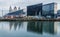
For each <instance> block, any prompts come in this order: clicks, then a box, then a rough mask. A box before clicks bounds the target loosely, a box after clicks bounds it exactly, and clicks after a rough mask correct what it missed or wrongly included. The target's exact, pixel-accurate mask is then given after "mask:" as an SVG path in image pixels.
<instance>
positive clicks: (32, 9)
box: [27, 3, 42, 16]
mask: <svg viewBox="0 0 60 37" xmlns="http://www.w3.org/2000/svg"><path fill="white" fill-rule="evenodd" d="M39 12H40V14H42V3H40V4H36V5H31V6H27V16H37V15H39Z"/></svg>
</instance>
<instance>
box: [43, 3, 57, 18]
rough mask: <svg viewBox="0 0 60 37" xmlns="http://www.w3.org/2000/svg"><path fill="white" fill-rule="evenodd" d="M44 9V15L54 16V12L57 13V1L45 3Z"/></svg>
mask: <svg viewBox="0 0 60 37" xmlns="http://www.w3.org/2000/svg"><path fill="white" fill-rule="evenodd" d="M42 10H43V11H42V16H45V17H46V16H50V17H51V18H54V14H55V13H57V3H49V4H45V5H43V7H42Z"/></svg>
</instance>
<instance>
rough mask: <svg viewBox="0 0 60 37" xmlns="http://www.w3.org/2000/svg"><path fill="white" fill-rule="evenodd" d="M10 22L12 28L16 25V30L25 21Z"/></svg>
mask: <svg viewBox="0 0 60 37" xmlns="http://www.w3.org/2000/svg"><path fill="white" fill-rule="evenodd" d="M9 23H10V24H9V25H10V30H11V29H12V27H14V30H16V29H17V28H18V29H20V26H21V25H22V24H23V22H19V21H16V22H9Z"/></svg>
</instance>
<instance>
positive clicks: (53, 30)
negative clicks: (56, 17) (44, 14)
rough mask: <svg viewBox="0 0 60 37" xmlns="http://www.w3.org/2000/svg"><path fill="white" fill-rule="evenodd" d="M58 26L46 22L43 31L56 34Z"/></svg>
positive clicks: (51, 22)
mask: <svg viewBox="0 0 60 37" xmlns="http://www.w3.org/2000/svg"><path fill="white" fill-rule="evenodd" d="M56 26H57V25H55V24H54V22H53V21H45V22H43V31H44V32H47V33H52V34H54V33H56V30H57V28H56Z"/></svg>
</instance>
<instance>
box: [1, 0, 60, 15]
mask: <svg viewBox="0 0 60 37" xmlns="http://www.w3.org/2000/svg"><path fill="white" fill-rule="evenodd" d="M52 2H56V3H57V4H58V8H57V9H58V10H59V9H60V0H0V14H2V13H1V10H4V11H6V10H9V7H10V6H12V8H13V7H14V6H17V7H21V8H25V7H26V6H28V5H33V4H39V3H43V4H47V3H52Z"/></svg>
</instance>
